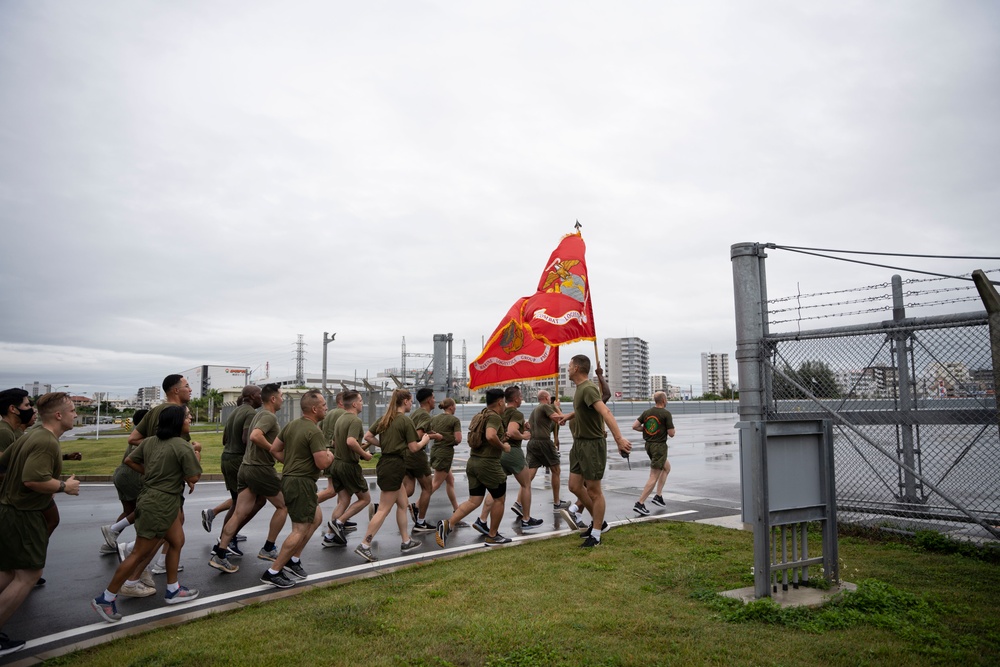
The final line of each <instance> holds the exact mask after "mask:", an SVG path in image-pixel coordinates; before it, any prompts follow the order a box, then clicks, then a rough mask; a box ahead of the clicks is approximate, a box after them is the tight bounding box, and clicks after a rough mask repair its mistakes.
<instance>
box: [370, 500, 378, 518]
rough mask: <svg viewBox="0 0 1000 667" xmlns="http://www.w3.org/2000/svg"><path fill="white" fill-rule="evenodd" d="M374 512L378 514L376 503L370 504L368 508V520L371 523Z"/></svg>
mask: <svg viewBox="0 0 1000 667" xmlns="http://www.w3.org/2000/svg"><path fill="white" fill-rule="evenodd" d="M375 512H378V503H372V504H371V505H369V506H368V520H369V521H371V520H372V517H373V516H375Z"/></svg>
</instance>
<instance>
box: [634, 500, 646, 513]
mask: <svg viewBox="0 0 1000 667" xmlns="http://www.w3.org/2000/svg"><path fill="white" fill-rule="evenodd" d="M632 511H633V512H637V513H639V514H641V515H642V516H649V510H648V509H646V506H645V505H643V504H642V503H640V502H638V501H636V503H635V505H632Z"/></svg>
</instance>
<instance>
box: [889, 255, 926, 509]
mask: <svg viewBox="0 0 1000 667" xmlns="http://www.w3.org/2000/svg"><path fill="white" fill-rule="evenodd" d="M905 319H906V307H905V305H904V304H903V279H902V278H900V277H899V276H898V275H895V276H893V277H892V320H893V322H895V323H896V324H902V322H903V321H904V320H905ZM909 337H910V335H909V334H908V333H906V332H905V331H901V332H900V333H897V334H894V335H893V338H894V339H895V342H896V384H897V385H898V387H899V412H900V414H901V415H902V416H903V420H902V422H903V423H902V424H900V426H899V428H900V431H901V439H902V448H901V450H900V451H899V452H897V454H898V455H899V457H900V458H901V459H902V460H903V463H905V464H906V465H907V466H909V467H910V468H911V469H915V468H916V466H915V465H914V464H915V463H916V455H915V448H914V446H913V422H912V421H911V418H910V412H911V411H912V410H913V408H914V403H913V391H912V389H911V386H910V364H909V361H908V355H907V349H906V346H907V344H908V342H909ZM901 473H902V476H903V482H902V484H901V487H902V488H901V489H900V492H901V493H900V500H901V501H903V502H906V503H919V502H922V501H921V499H920V497H919V496H918V495H917V478H916V477H914V476H913V474H912V473H910V472H909V471H907V470H902V471H901Z"/></svg>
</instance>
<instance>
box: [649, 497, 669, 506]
mask: <svg viewBox="0 0 1000 667" xmlns="http://www.w3.org/2000/svg"><path fill="white" fill-rule="evenodd" d="M652 503H653V504H654V505H656V506H657V507H666V506H667V503H665V502H664V501H663V496H653V500H652Z"/></svg>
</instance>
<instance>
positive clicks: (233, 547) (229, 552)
mask: <svg viewBox="0 0 1000 667" xmlns="http://www.w3.org/2000/svg"><path fill="white" fill-rule="evenodd" d="M226 556H227V557H228V556H234V557H236V558H243V550H242V549H240V547H239V545H237V544H236V540H233V541H232V542H230V543H229V546H228V547H226Z"/></svg>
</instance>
